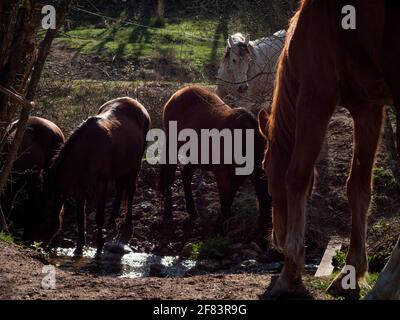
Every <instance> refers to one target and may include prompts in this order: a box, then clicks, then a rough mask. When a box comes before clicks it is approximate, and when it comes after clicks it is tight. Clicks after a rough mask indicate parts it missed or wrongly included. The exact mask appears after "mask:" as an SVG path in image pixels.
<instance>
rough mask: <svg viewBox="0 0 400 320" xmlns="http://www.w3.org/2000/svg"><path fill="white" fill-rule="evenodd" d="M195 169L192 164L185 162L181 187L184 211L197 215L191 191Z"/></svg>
mask: <svg viewBox="0 0 400 320" xmlns="http://www.w3.org/2000/svg"><path fill="white" fill-rule="evenodd" d="M194 171H195V167H194V166H193V165H190V164H187V165H185V166H184V167H183V169H182V180H183V189H184V191H185V202H186V211H187V212H188V213H189V214H190V215H191V216H197V211H196V207H195V204H194V200H193V193H192V179H193V174H194Z"/></svg>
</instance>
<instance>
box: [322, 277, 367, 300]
mask: <svg viewBox="0 0 400 320" xmlns="http://www.w3.org/2000/svg"><path fill="white" fill-rule="evenodd" d="M344 276H346V275H345V274H339V275H338V276H337V277H336V278H335V279H334V280H333V281H332V283H331V284H330V285H329V287H328V289H326V292H328V293H329V294H330V295H332V296H334V297H345V298H347V299H359V298H360V286H359V285H358V283H357V282H356V287H355V288H344V286H343V284H342V282H343V278H344Z"/></svg>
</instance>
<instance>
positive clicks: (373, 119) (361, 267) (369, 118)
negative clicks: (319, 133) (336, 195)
mask: <svg viewBox="0 0 400 320" xmlns="http://www.w3.org/2000/svg"><path fill="white" fill-rule="evenodd" d="M352 116H353V120H354V151H353V162H352V166H351V171H350V175H349V177H348V179H347V198H348V201H349V205H350V209H351V237H350V247H349V252H348V255H347V259H346V265H348V266H353V267H354V268H355V276H356V279H355V280H358V279H360V278H362V277H363V276H364V274H365V272H366V271H367V269H368V261H367V253H366V248H365V241H366V235H367V211H368V207H369V203H370V200H371V175H372V167H373V165H374V160H375V153H376V149H377V146H378V141H379V136H380V132H381V127H382V119H383V107H381V106H376V105H371V106H367V107H363V108H359V109H357V110H356V111H354V112H352ZM365 128H368V130H366V129H365ZM346 274H347V272H345V270H343V271H342V273H341V274H339V275H338V277H336V279H335V280H334V281H333V282H332V284H331V285H330V287H329V288H328V291H329V292H330V293H332V294H335V295H354V294H356V295H358V294H359V290H360V288H359V286H358V284H357V285H356V287H355V288H350V289H345V288H343V286H342V280H343V277H344V276H346Z"/></svg>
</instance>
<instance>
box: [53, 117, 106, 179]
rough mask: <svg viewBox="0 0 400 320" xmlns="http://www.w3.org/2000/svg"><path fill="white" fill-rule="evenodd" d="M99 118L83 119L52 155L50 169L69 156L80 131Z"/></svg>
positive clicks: (79, 135)
mask: <svg viewBox="0 0 400 320" xmlns="http://www.w3.org/2000/svg"><path fill="white" fill-rule="evenodd" d="M98 120H99V118H98V117H90V118H88V119H87V120H85V121H83V122H82V123H81V124H80V125H79V127H78V128H77V129H76V130H75V131H74V132H73V133H72V134H71V135H70V137H69V138H68V139H67V141H65V142H64V144H63V145H62V146H61V148H60V150H58V152H56V154H55V155H54V157H53V160H52V165H51V166H50V171H51V172H54V170H56V169H57V168H58V167H59V166H60V165H61V164H62V162H63V161H64V160H65V159H66V158H67V157H68V156H69V154H70V153H71V150H72V147H73V146H74V145H75V143H76V141H77V140H78V139H79V138H80V137H81V135H82V131H83V130H84V128H85V127H86V126H87V124H90V123H96V122H97V121H98Z"/></svg>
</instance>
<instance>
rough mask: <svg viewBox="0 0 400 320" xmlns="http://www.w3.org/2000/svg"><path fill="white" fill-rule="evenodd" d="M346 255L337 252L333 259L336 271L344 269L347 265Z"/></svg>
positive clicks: (339, 251)
mask: <svg viewBox="0 0 400 320" xmlns="http://www.w3.org/2000/svg"><path fill="white" fill-rule="evenodd" d="M346 256H347V255H346V253H345V252H343V251H341V250H337V251H336V254H335V255H334V256H333V257H332V265H333V266H334V267H335V270H340V269H342V268H343V267H344V265H345V264H346Z"/></svg>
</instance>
